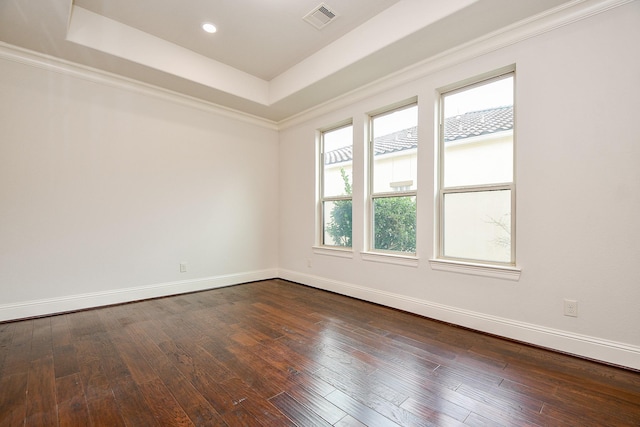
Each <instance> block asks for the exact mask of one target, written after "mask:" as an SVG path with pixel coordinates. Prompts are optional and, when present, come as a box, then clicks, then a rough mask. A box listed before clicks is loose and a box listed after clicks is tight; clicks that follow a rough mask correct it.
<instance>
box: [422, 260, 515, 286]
mask: <svg viewBox="0 0 640 427" xmlns="http://www.w3.org/2000/svg"><path fill="white" fill-rule="evenodd" d="M429 264H431V268H432V269H433V270H440V271H449V272H452V273H462V274H471V275H474V276H484V277H494V278H496V279H505V280H513V281H516V282H517V281H518V280H520V273H522V269H521V268H519V267H508V266H502V265H490V264H474V263H470V262H460V261H450V260H442V259H430V260H429Z"/></svg>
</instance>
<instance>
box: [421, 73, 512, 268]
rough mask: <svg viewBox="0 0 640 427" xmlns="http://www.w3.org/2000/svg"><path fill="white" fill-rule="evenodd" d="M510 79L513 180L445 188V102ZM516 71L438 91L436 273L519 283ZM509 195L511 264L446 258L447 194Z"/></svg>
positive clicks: (489, 75) (464, 82)
mask: <svg viewBox="0 0 640 427" xmlns="http://www.w3.org/2000/svg"><path fill="white" fill-rule="evenodd" d="M510 77H512V78H513V83H512V84H513V104H512V105H513V107H512V108H513V126H512V158H511V161H512V177H511V181H510V182H499V183H492V184H479V185H478V184H474V185H457V186H451V187H445V186H444V178H445V168H446V165H445V159H444V155H445V146H444V145H445V141H444V131H445V128H444V124H445V123H444V122H445V117H444V107H445V105H444V104H445V98H446V96H448V95H452V94H455V93H459V92H463V91H466V90H469V89H473V88H475V87H480V86H484V85H486V84H489V83H492V82H496V81H499V80H503V79H506V78H510ZM516 86H517V85H516V69H515V65H512V66H508V67H505V68H503V69H500V70H497V71H494V72H492V73H487V74H484V75H481V76H477V77H475V78H472V79H468V80H465V81H462V82H459V83H457V84H455V85H450V86H448V87H445V88H441V89H440V90H438V91H437V94H438V111H437V141H436V149H437V153H438V156H437V159H438V160H437V173H436V178H437V182H436V227H435V228H436V230H435V231H436V242H435V249H434V253H435V258H434V259H432V260H430V262H431V266H432V268H434V269H437V270H444V271H454V272H462V273H466V274H474V275H481V276H490V277H499V278H506V279H512V280H518V279H519V277H520V271H521V270H520V268H518V267H517V264H516V262H517V259H516V111H517V109H516ZM504 190H508V191H510V198H511V200H510V202H511V203H510V206H511V213H510V227H511V235H510V261H509V262H500V261H491V260H478V259H470V258H460V257H452V256H446V255H445V253H444V252H445V233H444V232H445V230H444V227H445V224H444V215H445V212H444V208H445V203H444V202H445V197H446V195H447V194H461V193H464V194H470V193H479V192H487V191H504Z"/></svg>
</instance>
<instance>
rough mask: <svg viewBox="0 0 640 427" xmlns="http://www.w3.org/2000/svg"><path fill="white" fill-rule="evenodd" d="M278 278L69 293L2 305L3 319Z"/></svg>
mask: <svg viewBox="0 0 640 427" xmlns="http://www.w3.org/2000/svg"><path fill="white" fill-rule="evenodd" d="M275 277H278V270H277V269H267V270H259V271H250V272H245V273H237V274H228V275H223V276H215V277H206V278H201V279H193V280H182V281H178V282H168V283H158V284H154V285H147V286H137V287H134V288H125V289H116V290H110V291H102V292H91V293H87V294H78V295H68V296H64V297H56V298H49V299H39V300H31V301H23V302H18V303H12V304H2V305H0V322H2V321H7V320H17V319H25V318H29V317H38V316H46V315H50V314H56V313H65V312H68V311H75V310H84V309H87V308H93V307H101V306H106V305H112V304H120V303H124V302H131V301H139V300H145V299H150V298H158V297H164V296H168V295H177V294H184V293H187V292H197V291H203V290H207V289H214V288H221V287H224V286H231V285H237V284H240V283H247V282H255V281H258V280H266V279H273V278H275Z"/></svg>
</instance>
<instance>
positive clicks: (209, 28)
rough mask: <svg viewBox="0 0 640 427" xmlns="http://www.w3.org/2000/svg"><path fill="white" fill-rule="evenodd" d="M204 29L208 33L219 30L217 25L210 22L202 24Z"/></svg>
mask: <svg viewBox="0 0 640 427" xmlns="http://www.w3.org/2000/svg"><path fill="white" fill-rule="evenodd" d="M202 29H203V30H205V31H206V32H207V33H215V32H216V31H218V29H217V28H216V26H215V25H213V24H212V23H210V22H205V23H204V24H202Z"/></svg>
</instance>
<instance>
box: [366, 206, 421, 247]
mask: <svg viewBox="0 0 640 427" xmlns="http://www.w3.org/2000/svg"><path fill="white" fill-rule="evenodd" d="M373 242H374V248H375V249H382V250H387V251H400V252H415V251H416V200H415V198H414V197H411V196H400V197H383V198H378V199H375V200H374V205H373Z"/></svg>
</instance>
